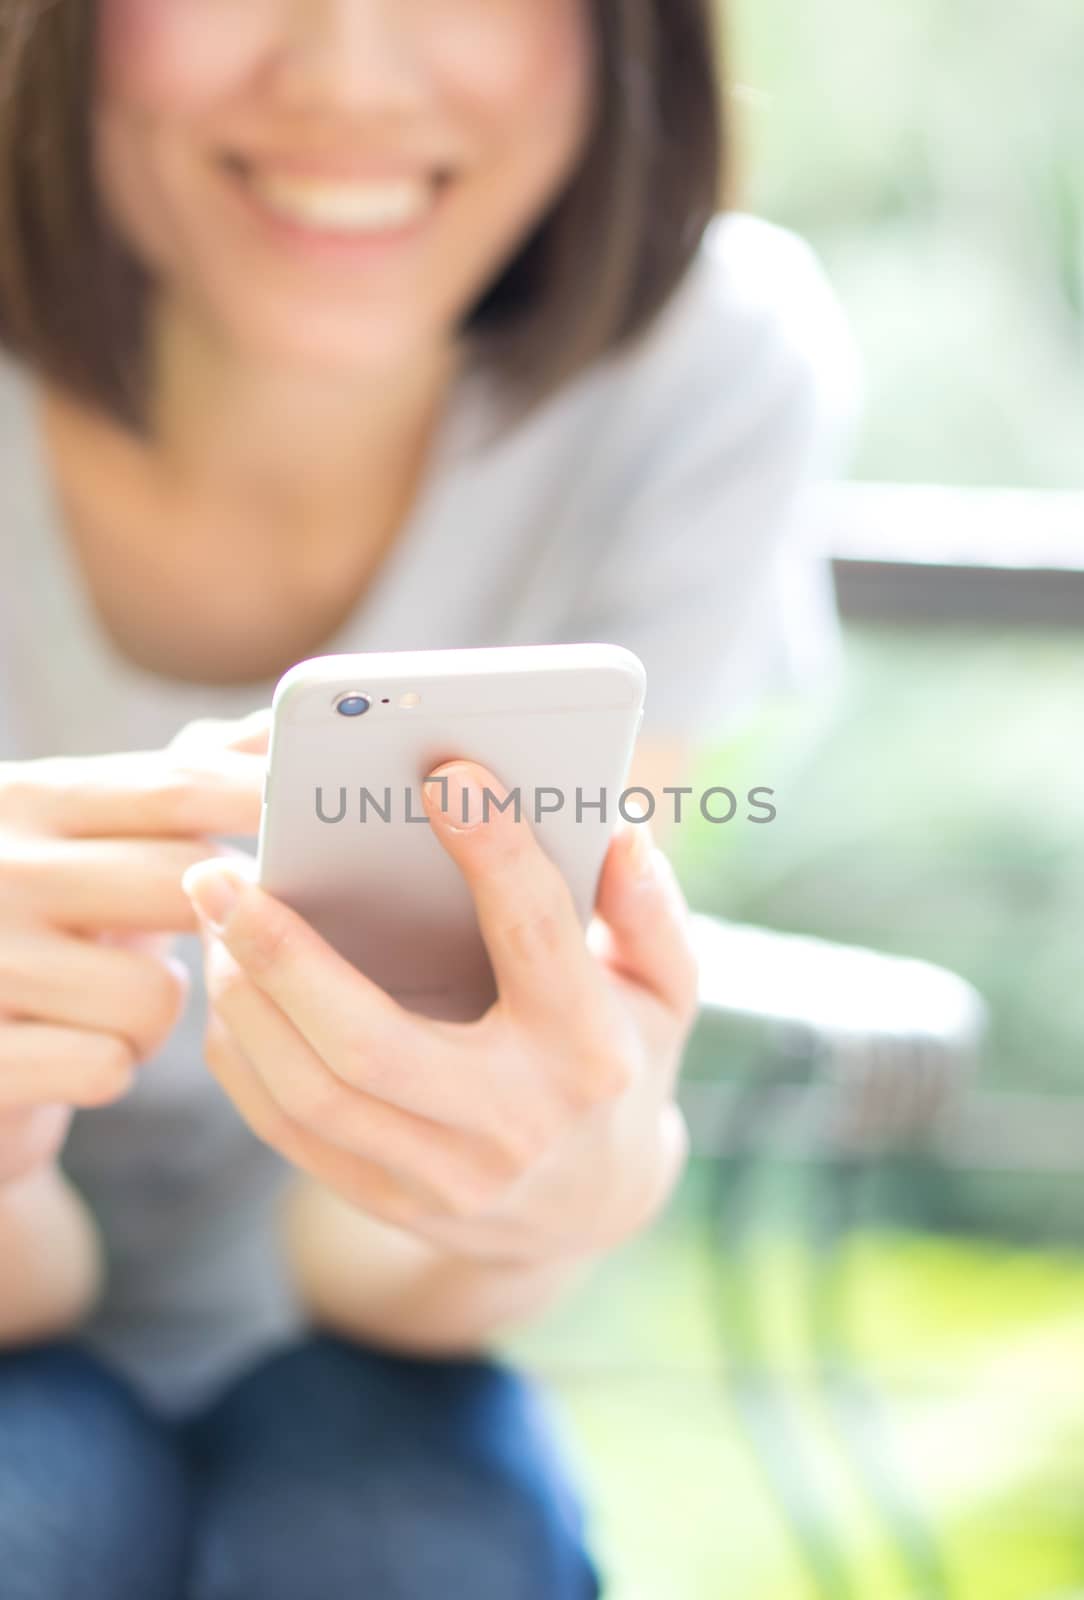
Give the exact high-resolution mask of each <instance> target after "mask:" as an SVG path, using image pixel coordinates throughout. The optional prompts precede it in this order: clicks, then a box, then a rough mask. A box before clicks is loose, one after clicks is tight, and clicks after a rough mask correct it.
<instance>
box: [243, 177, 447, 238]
mask: <svg viewBox="0 0 1084 1600" xmlns="http://www.w3.org/2000/svg"><path fill="white" fill-rule="evenodd" d="M228 165H229V169H230V170H231V171H232V173H233V175H234V176H235V177H236V178H237V180H238V181H239V182H240V183H242V184H243V185H244V187H245V189H246V191H247V194H248V198H249V199H250V201H252V202H254V203H255V204H257V205H258V206H259V207H260V209H261V210H263V211H265V212H266V213H267V214H268V216H269V217H271V218H273V219H275V220H277V221H279V222H282V223H285V224H287V225H289V226H290V227H291V228H295V229H302V230H306V231H310V232H312V233H313V234H325V235H326V234H333V235H337V236H341V237H344V238H350V237H358V238H370V237H375V236H379V235H381V234H391V233H397V232H400V231H402V230H404V229H409V228H411V227H414V226H416V225H417V224H418V223H420V222H423V221H424V220H425V219H426V218H427V217H428V216H429V214H430V213H431V212H432V210H433V209H434V207H435V205H436V202H437V197H438V195H439V192H440V189H441V187H442V182H443V180H442V179H440V178H438V177H436V176H434V175H431V174H425V175H405V176H394V177H360V176H345V175H339V174H334V175H331V174H307V173H300V172H292V171H285V170H282V169H279V168H276V167H272V166H257V165H255V164H247V163H240V162H236V161H232V162H230V163H229V164H228Z"/></svg>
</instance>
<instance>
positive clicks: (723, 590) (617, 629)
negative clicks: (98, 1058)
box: [0, 215, 857, 1408]
mask: <svg viewBox="0 0 1084 1600" xmlns="http://www.w3.org/2000/svg"><path fill="white" fill-rule="evenodd" d="M856 392H857V384H856V363H855V356H854V348H853V345H852V343H851V340H850V338H849V335H848V333H847V330H846V327H845V324H844V322H843V319H842V317H841V314H840V312H839V309H838V307H837V304H836V302H835V300H834V298H833V296H832V293H831V291H830V290H829V288H828V286H827V284H826V281H825V279H824V276H823V274H822V272H821V270H820V268H819V266H818V265H817V263H816V261H815V259H814V257H813V255H812V254H811V252H810V251H809V249H808V248H807V247H806V246H805V245H804V244H803V243H801V242H800V241H799V240H797V239H796V238H794V237H793V236H792V235H790V234H788V233H786V232H784V231H782V230H781V229H778V228H775V227H773V226H770V225H769V224H767V223H764V222H760V221H757V220H755V219H753V218H751V217H746V216H740V215H730V216H727V217H724V218H721V219H719V220H718V221H717V222H716V223H715V224H713V226H712V228H711V229H710V230H709V232H708V235H707V236H706V238H705V241H704V244H703V246H702V248H701V251H700V253H699V256H698V259H697V260H696V262H695V263H694V265H693V267H692V268H691V270H690V272H689V274H688V277H687V279H686V280H685V282H684V283H683V284H682V285H681V286H680V287H679V289H678V290H677V291H676V293H675V294H674V296H673V297H672V299H671V301H670V303H669V304H668V305H667V306H666V308H665V309H664V310H663V312H662V313H661V314H660V315H659V316H658V317H657V318H656V319H655V321H654V323H653V324H652V325H651V327H650V328H649V329H647V331H646V332H645V333H644V334H642V335H641V336H640V337H639V339H638V340H636V341H635V342H634V343H633V344H631V345H629V346H627V347H626V348H625V349H623V350H622V351H621V352H619V353H617V354H615V355H613V356H610V357H608V358H607V359H606V360H604V361H601V362H599V363H597V364H596V365H595V366H594V367H593V368H592V369H591V370H589V371H588V372H586V373H585V374H583V375H582V376H581V377H580V378H578V379H577V380H575V381H574V382H573V383H571V384H569V385H567V386H566V387H565V388H564V389H563V390H562V391H561V392H560V393H558V394H557V395H556V396H554V397H553V398H551V399H550V400H549V401H548V402H547V403H545V404H544V405H543V406H541V407H539V408H537V409H536V410H535V411H534V412H533V413H531V414H530V415H528V416H527V417H526V418H524V419H522V420H520V421H518V422H516V423H515V424H513V425H512V426H510V427H508V428H507V429H505V430H503V431H497V432H494V430H493V427H492V424H493V420H494V416H493V401H492V391H491V390H490V389H489V387H488V386H487V385H486V384H485V383H484V381H480V380H479V379H478V378H477V377H475V378H473V379H471V380H468V381H464V382H463V384H462V385H461V386H460V389H459V390H458V391H457V393H456V394H455V396H454V399H453V404H452V405H451V406H450V408H449V411H448V416H447V421H446V424H445V426H444V428H443V431H442V434H441V436H440V438H439V439H438V442H437V445H436V448H435V450H434V453H433V457H432V460H431V464H430V469H429V472H428V476H427V481H426V484H425V486H424V489H423V492H422V494H421V496H420V498H419V500H418V502H417V504H416V506H415V508H414V511H413V513H412V515H411V517H410V520H409V523H408V525H407V526H406V528H405V529H404V530H403V531H402V534H401V536H400V538H399V539H398V541H397V543H396V545H395V547H394V549H393V550H392V552H391V554H390V556H389V558H388V559H387V561H386V563H385V565H384V566H383V567H382V569H381V571H380V573H379V575H378V577H377V579H376V581H375V582H374V584H373V585H372V586H371V587H370V589H369V591H368V592H367V593H366V595H365V596H364V598H363V600H362V601H361V603H360V604H359V606H358V607H357V609H356V611H355V612H354V614H353V615H352V616H350V617H349V618H348V619H347V620H346V621H345V622H344V623H343V625H342V626H341V627H340V628H338V629H337V630H336V632H335V634H334V635H333V636H332V637H331V638H329V639H328V640H327V641H326V644H325V646H324V649H325V651H326V652H328V653H332V652H339V651H352V650H372V649H411V648H439V647H449V646H464V645H498V644H532V643H547V642H558V641H580V642H586V641H612V642H614V643H618V644H623V645H626V646H628V647H629V648H630V649H632V650H635V651H636V652H637V654H638V655H640V656H641V657H642V659H643V661H644V663H645V665H646V667H647V677H648V694H647V705H646V712H645V719H644V728H643V736H645V737H647V736H650V735H657V736H660V737H665V736H667V735H689V736H694V737H698V738H702V737H704V736H705V735H707V734H708V733H709V732H710V731H712V729H713V728H715V727H718V726H721V725H722V724H724V723H725V722H726V721H727V720H728V719H730V718H732V717H733V716H735V715H736V714H737V713H738V711H739V710H740V709H742V708H743V707H745V706H747V705H748V704H749V703H750V701H751V700H752V699H753V698H755V697H756V696H758V695H759V694H760V693H762V692H763V691H764V689H765V688H767V687H773V686H774V687H782V686H787V685H793V684H797V683H801V682H804V681H805V680H806V679H807V678H808V677H809V676H810V674H811V673H812V672H813V671H814V670H815V669H816V668H817V667H818V665H820V664H823V663H824V662H825V660H826V659H829V660H830V659H831V656H832V653H833V650H834V645H835V638H836V633H835V623H834V613H833V610H832V604H831V597H830V586H829V581H828V576H827V572H826V570H825V568H824V566H823V564H822V563H821V562H820V560H819V559H818V558H817V557H816V555H815V554H814V553H813V552H812V551H811V550H809V549H808V548H807V546H806V541H805V535H806V532H807V526H806V522H805V521H804V519H803V517H802V514H801V508H802V505H803V503H804V492H805V490H806V488H807V487H808V486H809V485H810V483H811V482H813V481H814V480H815V479H816V478H817V477H818V476H819V475H820V474H821V472H822V471H823V470H824V469H825V468H826V467H830V466H831V465H832V464H833V458H834V456H835V453H836V451H837V450H838V447H839V445H840V442H841V439H842V437H843V436H844V434H845V431H846V428H847V425H848V423H849V421H850V417H851V413H852V411H853V405H854V398H855V395H856ZM0 472H2V482H3V494H4V509H3V523H2V532H0V758H2V759H10V758H29V757H34V756H41V755H54V754H67V755H81V754H100V753H105V752H108V751H118V750H133V749H150V748H155V747H159V746H161V745H164V744H165V743H167V742H168V740H169V739H171V738H172V737H173V735H174V734H175V733H176V732H177V731H178V729H179V728H181V727H182V726H183V725H184V724H185V723H186V722H188V721H191V720H192V719H194V718H197V717H207V716H214V717H230V716H235V715H241V714H242V713H244V712H246V711H250V710H252V709H254V708H255V707H257V706H261V705H266V704H267V703H268V702H269V700H270V698H271V691H272V689H273V687H274V684H273V682H272V681H271V680H268V682H267V683H266V684H263V685H260V684H247V685H244V686H238V685H232V686H230V685H227V686H221V687H206V686H202V685H195V684H191V683H181V682H179V681H176V680H169V679H164V678H161V677H159V676H158V675H157V674H154V673H151V672H148V671H146V670H144V669H143V668H141V667H138V666H136V665H135V664H133V663H131V662H130V661H128V660H126V659H125V658H124V657H123V656H121V655H120V653H119V652H118V651H117V649H116V648H115V647H114V646H113V645H112V643H111V641H110V640H109V638H108V637H107V635H106V634H105V632H104V629H103V627H102V625H101V623H100V621H99V619H98V617H97V615H96V612H95V609H94V606H93V603H92V602H91V599H90V596H89V591H88V588H87V586H86V584H85V581H84V578H83V575H82V572H81V570H80V569H78V567H77V565H76V564H75V563H74V562H73V560H72V557H71V551H70V549H69V546H68V544H67V541H66V539H65V535H64V532H63V529H62V526H61V524H60V521H59V518H58V516H57V513H56V508H55V504H54V501H53V496H52V490H51V485H50V483H49V481H48V477H47V474H46V471H45V467H44V462H43V458H42V455H41V450H40V444H39V438H38V432H37V422H36V412H35V404H34V391H33V389H32V386H31V384H30V381H29V379H28V377H27V376H26V374H25V373H23V372H22V371H21V370H20V369H19V368H17V367H16V366H14V365H13V364H12V363H10V362H8V363H7V364H5V365H3V366H0ZM148 537H153V530H148ZM246 844H247V846H248V848H253V847H254V845H253V842H252V841H246ZM177 953H178V954H179V955H180V956H181V957H182V958H183V959H184V960H185V961H186V962H187V963H188V965H189V966H190V968H191V970H192V978H193V983H192V990H191V993H190V997H189V1001H188V1005H187V1009H186V1012H185V1015H184V1017H183V1018H182V1020H181V1022H180V1024H179V1025H178V1027H177V1029H176V1030H175V1032H174V1033H173V1035H172V1036H171V1037H170V1039H169V1040H168V1041H167V1043H166V1044H165V1046H164V1047H163V1048H162V1049H161V1050H160V1051H159V1052H158V1054H157V1055H156V1056H155V1057H154V1058H153V1059H152V1060H151V1061H150V1062H148V1063H147V1064H146V1065H145V1066H144V1067H143V1068H142V1069H141V1071H140V1074H139V1078H138V1081H137V1084H136V1086H135V1088H134V1089H133V1090H132V1091H131V1092H130V1093H129V1094H128V1096H127V1097H126V1098H125V1099H124V1100H122V1101H120V1102H119V1103H117V1104H116V1105H113V1106H109V1107H105V1108H101V1109H95V1110H92V1111H81V1112H78V1113H77V1114H76V1117H75V1121H74V1125H73V1128H72V1132H71V1135H70V1138H69V1142H68V1145H67V1147H66V1150H65V1153H64V1158H63V1160H64V1166H65V1168H66V1170H67V1171H68V1172H69V1174H70V1175H71V1177H72V1179H73V1181H74V1182H75V1183H76V1184H77V1185H78V1186H79V1187H80V1189H81V1190H82V1192H83V1193H84V1194H85V1195H86V1196H87V1198H88V1200H89V1202H90V1204H91V1206H92V1208H93V1210H94V1211H95V1214H96V1216H97V1217H98V1219H99V1221H100V1223H101V1226H102V1229H103V1233H104V1237H105V1240H106V1244H107V1253H108V1283H107V1291H106V1295H105V1298H104V1301H103V1303H102V1305H101V1307H100V1309H99V1310H98V1312H97V1313H96V1315H95V1317H94V1320H93V1323H92V1324H91V1326H90V1328H89V1329H88V1337H89V1338H90V1339H91V1340H92V1342H94V1343H95V1344H96V1345H97V1346H98V1348H99V1349H100V1350H101V1351H102V1352H103V1353H104V1354H105V1355H106V1356H108V1357H111V1358H112V1359H113V1360H115V1361H116V1362H117V1363H118V1364H119V1365H120V1366H121V1367H122V1368H123V1369H125V1370H126V1371H127V1372H128V1374H129V1375H130V1376H131V1377H132V1378H133V1379H134V1380H135V1381H136V1382H137V1383H138V1384H140V1385H142V1387H143V1388H144V1390H145V1392H146V1393H147V1394H148V1395H149V1396H150V1397H151V1398H153V1399H154V1400H156V1401H157V1402H158V1403H160V1404H161V1405H163V1406H165V1407H169V1408H183V1407H185V1406H187V1405H190V1404H193V1403H196V1402H198V1401H199V1400H200V1399H202V1398H203V1397H204V1396H205V1395H207V1394H208V1393H209V1392H211V1391H213V1389H214V1387H215V1386H216V1385H217V1384H218V1383H219V1382H220V1381H222V1380H223V1379H225V1378H227V1377H228V1376H229V1375H230V1373H231V1372H233V1371H234V1370H236V1368H238V1367H239V1366H240V1365H242V1364H243V1363H244V1362H246V1361H247V1360H249V1359H251V1358H252V1357H253V1356H255V1355H256V1354H257V1353H258V1352H260V1351H261V1350H263V1349H264V1348H267V1347H268V1346H269V1345H271V1344H273V1343H274V1342H276V1341H278V1340H280V1339H283V1338H287V1337H289V1336H290V1335H291V1334H292V1333H294V1332H295V1331H296V1330H297V1329H298V1327H299V1326H300V1320H301V1319H300V1311H299V1308H298V1306H297V1305H296V1304H295V1303H294V1301H293V1298H292V1295H291V1291H290V1287H289V1284H288V1282H287V1280H286V1276H285V1274H284V1272H283V1270H282V1265H281V1262H280V1260H279V1256H278V1252H277V1250H276V1247H275V1237H274V1226H275V1219H274V1209H275V1201H276V1198H277V1196H278V1194H279V1192H280V1190H281V1188H282V1186H283V1184H284V1182H286V1181H287V1180H288V1178H289V1172H288V1169H287V1167H286V1165H285V1163H284V1162H283V1161H282V1160H281V1159H280V1158H279V1157H278V1156H277V1155H275V1154H274V1153H273V1152H272V1151H270V1150H268V1149H267V1148H266V1147H264V1146H263V1145H261V1144H260V1143H259V1142H258V1141H257V1140H256V1138H255V1136H254V1135H252V1134H251V1133H249V1131H248V1130H247V1128H246V1127H245V1126H244V1124H243V1123H242V1122H241V1120H240V1118H239V1117H238V1116H237V1115H236V1113H235V1112H234V1111H233V1109H232V1107H231V1106H230V1104H229V1103H228V1102H227V1100H226V1099H225V1097H224V1095H223V1094H222V1092H221V1091H220V1090H219V1088H218V1086H217V1084H216V1082H215V1080H214V1079H213V1078H212V1077H211V1076H210V1073H209V1072H208V1070H207V1068H206V1067H205V1066H204V1064H203V1062H202V1053H201V1039H202V1036H203V1028H204V1021H205V1014H206V1012H205V1007H206V997H205V992H204V989H203V984H202V968H201V962H200V947H199V941H198V939H197V938H196V937H195V936H187V937H183V938H181V939H180V940H179V941H178V945H177Z"/></svg>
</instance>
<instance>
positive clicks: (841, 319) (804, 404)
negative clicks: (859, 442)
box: [594, 212, 861, 448]
mask: <svg viewBox="0 0 1084 1600" xmlns="http://www.w3.org/2000/svg"><path fill="white" fill-rule="evenodd" d="M594 387H595V393H596V398H597V400H598V401H600V402H602V403H606V404H610V405H612V404H614V403H615V402H619V403H620V407H621V410H622V411H623V412H624V414H625V418H626V424H627V423H628V420H629V419H630V417H631V416H636V417H638V418H639V419H640V421H641V423H642V424H644V425H646V426H648V427H650V428H652V430H653V432H654V436H655V437H657V436H658V430H659V429H661V430H662V431H663V432H665V433H667V434H669V435H670V436H671V437H673V436H675V435H677V434H681V433H685V434H689V433H695V434H698V435H699V436H700V437H702V438H704V439H707V440H710V439H715V440H718V441H721V440H722V439H723V438H731V439H732V438H734V437H736V436H745V437H749V436H750V435H752V434H759V435H760V436H768V437H769V438H770V436H771V435H772V433H773V431H774V432H775V433H777V434H778V435H779V436H780V437H781V438H782V437H783V436H786V437H788V438H790V439H792V440H793V441H796V442H806V443H809V444H824V445H825V446H826V447H827V448H830V447H831V444H832V443H833V442H834V440H835V439H836V437H837V436H841V435H845V434H846V432H847V431H848V429H849V426H850V424H851V423H852V421H853V418H854V415H855V412H856V410H857V407H858V403H859V396H860V391H861V378H860V362H859V358H858V355H857V347H856V344H855V341H854V339H853V337H852V335H851V332H850V329H849V327H848V324H847V320H846V317H845V315H844V313H843V310H842V308H841V306H840V303H839V301H838V299H837V298H836V295H835V292H834V291H833V289H832V287H831V285H830V283H829V280H828V277H827V274H826V273H825V270H824V268H823V266H822V265H821V263H820V261H819V260H818V258H817V256H816V254H815V252H814V251H813V249H812V248H811V247H810V245H809V244H807V243H806V242H805V241H804V240H803V239H801V238H800V237H799V236H798V235H796V234H794V233H792V232H790V231H788V230H787V229H785V228H781V227H779V226H777V225H775V224H773V223H769V222H765V221H762V220H761V219H759V218H756V217H753V216H749V215H746V214H743V213H739V212H731V213H726V214H724V215H722V216H720V217H717V218H716V219H715V221H714V222H713V223H712V224H711V225H710V227H709V228H708V231H707V233H706V234H705V236H704V239H703V241H702V243H701V245H700V248H699V250H698V252H697V255H696V257H695V258H694V260H693V262H692V265H691V266H690V268H689V270H688V272H687V273H686V276H685V277H684V279H683V280H682V281H681V283H680V284H679V285H678V287H677V288H676V290H675V291H674V293H673V295H672V296H671V298H670V300H669V301H668V302H667V304H666V305H665V306H664V307H663V309H662V311H661V312H659V314H658V315H657V316H656V318H655V319H654V321H653V322H652V323H651V324H650V325H649V327H648V328H647V329H646V330H645V331H644V332H643V333H642V334H641V335H640V336H639V337H638V338H637V339H635V340H634V341H633V342H632V343H631V344H630V345H629V346H627V347H626V348H625V349H624V350H622V351H621V352H619V354H618V355H617V356H616V357H614V358H611V359H610V361H608V362H607V363H604V365H603V367H602V368H601V369H600V370H599V372H598V374H597V383H596V384H595V386H594ZM639 431H641V430H636V429H633V430H632V434H633V435H634V434H635V433H636V432H639ZM627 437H631V435H627Z"/></svg>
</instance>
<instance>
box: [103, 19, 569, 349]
mask: <svg viewBox="0 0 1084 1600" xmlns="http://www.w3.org/2000/svg"><path fill="white" fill-rule="evenodd" d="M99 17H100V33H99V60H98V88H97V103H96V115H95V156H96V163H97V172H98V181H99V184H100V186H101V189H102V193H103V195H104V197H105V201H106V204H107V206H108V209H109V211H110V214H111V215H112V216H113V218H114V219H115V221H116V223H117V225H118V226H119V227H120V229H121V232H122V234H123V236H124V237H125V239H126V240H127V242H128V243H129V245H130V246H131V248H132V249H133V250H134V252H135V254H136V255H137V256H138V257H139V258H140V259H141V260H142V261H143V262H144V264H145V265H146V266H147V267H148V268H149V269H150V270H151V272H152V274H153V275H154V276H155V278H156V279H157V280H158V282H159V284H160V285H161V287H162V289H163V292H165V293H166V294H167V295H169V296H172V297H175V298H177V299H178V300H179V301H180V302H181V303H182V304H183V306H184V307H185V310H186V312H188V313H189V314H193V315H196V316H197V317H199V318H200V319H201V321H202V323H203V324H204V325H205V326H206V327H208V328H209V329H210V330H211V332H212V334H213V336H214V337H215V338H217V339H218V340H220V341H223V342H225V343H226V344H228V345H229V346H231V347H235V348H237V349H240V350H242V351H243V352H244V353H245V354H246V355H247V356H248V357H254V358H256V359H258V360H262V359H268V360H272V361H275V362H278V363H281V362H283V361H285V362H287V363H302V364H304V365H306V366H312V365H316V366H322V367H326V368H329V369H334V370H337V371H344V370H359V369H376V368H380V367H387V366H388V365H390V364H391V363H394V362H397V361H399V360H401V359H402V358H403V357H404V356H406V355H409V354H410V353H412V352H414V353H417V352H420V351H423V350H424V349H425V348H426V346H428V345H432V344H433V343H434V342H436V341H443V340H445V339H446V337H447V335H448V333H449V332H450V330H451V329H452V328H454V326H455V325H456V323H457V322H458V320H459V319H460V318H461V317H462V315H463V314H464V312H466V311H467V310H468V309H469V308H470V306H471V305H472V304H473V303H474V301H475V300H476V299H477V297H478V296H479V294H480V293H481V292H482V291H483V290H484V289H485V288H486V287H487V286H488V284H489V283H490V282H491V281H492V280H493V279H494V278H495V277H496V276H497V274H498V273H499V271H500V269H501V268H502V267H503V266H504V265H505V264H506V262H507V261H508V260H509V259H510V258H511V256H512V255H513V254H514V253H515V251H516V248H517V247H518V246H519V245H520V244H521V243H522V242H523V240H524V238H525V237H526V235H527V234H528V233H529V232H530V230H531V227H532V225H533V224H534V223H535V222H537V221H538V220H539V218H540V216H541V214H542V213H543V212H544V211H545V210H546V208H547V206H548V205H549V203H550V202H551V201H552V200H554V199H555V198H556V196H557V193H558V191H559V190H560V189H561V188H562V187H563V186H564V184H565V182H566V181H567V179H568V178H569V177H570V175H571V173H572V171H573V170H574V168H575V166H576V163H577V160H578V158H579V155H580V153H581V151H582V148H583V143H584V140H585V136H586V134H587V133H588V131H589V124H590V118H591V111H592V82H593V69H594V43H593V36H592V30H591V24H590V17H589V14H588V6H587V0H99Z"/></svg>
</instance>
